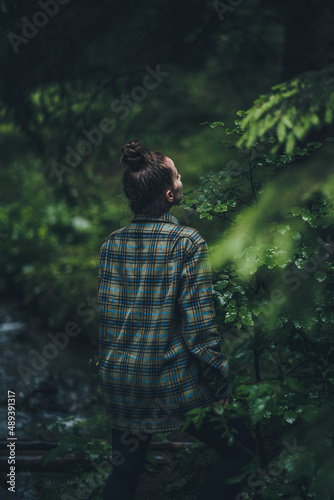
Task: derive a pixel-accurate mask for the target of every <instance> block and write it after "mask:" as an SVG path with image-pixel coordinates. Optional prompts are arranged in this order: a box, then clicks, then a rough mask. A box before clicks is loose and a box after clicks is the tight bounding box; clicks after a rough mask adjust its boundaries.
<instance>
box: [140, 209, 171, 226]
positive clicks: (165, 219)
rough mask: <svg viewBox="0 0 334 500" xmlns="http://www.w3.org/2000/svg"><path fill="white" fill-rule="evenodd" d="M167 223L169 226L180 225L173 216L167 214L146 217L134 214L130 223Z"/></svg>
mask: <svg viewBox="0 0 334 500" xmlns="http://www.w3.org/2000/svg"><path fill="white" fill-rule="evenodd" d="M138 221H142V222H169V223H170V224H180V223H179V221H178V220H177V218H176V217H174V215H170V214H168V213H167V212H166V213H164V214H162V215H159V216H157V215H147V214H136V215H135V216H134V218H133V219H132V221H131V222H138Z"/></svg>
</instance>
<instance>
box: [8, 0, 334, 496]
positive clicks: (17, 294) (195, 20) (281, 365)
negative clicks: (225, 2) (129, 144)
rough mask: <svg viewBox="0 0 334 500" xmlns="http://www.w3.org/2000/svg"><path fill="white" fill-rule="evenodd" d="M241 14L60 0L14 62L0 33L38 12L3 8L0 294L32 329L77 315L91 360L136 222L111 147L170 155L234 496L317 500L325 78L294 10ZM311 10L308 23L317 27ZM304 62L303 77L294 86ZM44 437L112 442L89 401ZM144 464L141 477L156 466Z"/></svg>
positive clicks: (329, 246)
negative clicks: (103, 275)
mask: <svg viewBox="0 0 334 500" xmlns="http://www.w3.org/2000/svg"><path fill="white" fill-rule="evenodd" d="M237 3H238V5H237ZM237 3H236V2H234V4H235V6H234V7H233V8H231V9H227V10H226V11H225V14H224V19H223V20H222V19H220V16H219V15H217V12H216V10H215V8H214V6H213V4H212V2H199V1H197V0H191V1H189V2H183V3H182V2H181V3H180V2H178V1H176V0H173V1H167V0H166V1H163V2H159V4H156V3H155V2H152V1H149V0H145V1H144V2H142V5H141V6H140V7H139V6H138V2H135V1H130V2H128V3H124V2H123V3H122V2H121V1H117V2H112V3H111V2H108V1H107V0H103V1H102V2H100V8H99V9H96V7H95V6H94V5H93V4H92V2H88V0H84V1H83V2H81V3H80V2H74V1H73V2H68V5H65V3H64V5H63V7H60V8H59V11H57V13H56V14H55V15H54V17H52V18H51V17H50V18H49V19H48V23H47V25H45V27H41V28H39V29H38V30H37V32H36V33H35V34H34V35H33V36H31V37H30V39H28V38H27V40H28V41H27V42H26V43H25V42H22V43H20V44H19V45H18V47H17V48H18V49H19V50H18V52H16V51H15V50H13V46H12V45H13V40H15V37H14V38H13V36H12V37H8V34H9V33H14V34H16V35H20V36H22V33H23V31H22V30H23V25H22V23H23V21H22V18H23V17H24V18H25V19H28V20H29V21H30V22H33V19H34V16H35V14H36V11H37V10H38V9H40V5H39V4H38V5H39V6H38V7H37V6H36V3H35V2H32V1H28V2H24V1H21V0H17V1H15V2H14V1H9V0H6V1H3V2H0V19H1V21H2V24H1V35H2V37H1V40H0V53H1V56H2V57H1V62H0V65H1V70H2V80H1V86H0V100H1V103H2V108H1V111H0V131H1V137H0V141H1V152H2V168H1V171H0V193H1V206H0V233H1V234H0V237H1V255H0V262H1V266H2V269H3V272H2V276H1V279H0V290H1V293H2V295H3V296H4V297H6V299H9V300H13V301H14V300H16V301H17V304H18V307H19V308H21V309H22V310H24V311H26V313H27V314H28V315H29V314H37V315H39V316H40V317H41V319H42V321H43V331H45V335H46V332H47V331H54V332H55V331H61V330H62V329H63V327H64V325H65V324H66V322H68V321H76V322H77V323H78V325H79V326H80V328H81V330H82V333H81V334H80V335H81V337H80V338H81V339H82V341H86V342H89V343H90V345H91V352H92V360H93V362H94V361H95V360H96V350H97V328H98V325H97V304H96V286H97V273H98V265H99V260H98V259H99V248H100V246H101V244H102V243H103V241H104V240H105V238H106V237H107V236H108V234H109V233H110V232H112V231H113V230H115V229H118V228H119V227H122V226H124V225H126V224H127V223H129V222H130V220H131V217H132V215H131V213H130V211H129V209H128V206H127V202H126V200H125V198H124V195H123V194H122V189H121V177H122V169H121V167H120V166H119V156H120V146H121V145H122V143H123V142H125V141H127V140H131V139H135V138H137V139H139V140H140V142H142V143H143V144H145V145H147V146H148V147H151V148H152V149H159V150H161V151H163V152H164V153H166V154H168V156H170V157H172V158H173V159H174V160H175V163H176V165H177V167H178V170H179V171H180V173H181V174H182V180H183V184H184V190H185V192H186V193H185V196H184V199H183V201H182V203H181V204H180V206H178V207H175V208H173V211H172V213H173V215H175V216H176V217H177V218H178V219H179V220H180V222H181V223H183V224H185V225H191V226H193V227H196V228H197V229H198V230H199V231H200V232H201V233H202V234H203V236H204V237H205V238H206V240H207V241H208V243H209V248H210V258H211V263H212V266H213V298H214V304H215V309H216V316H217V323H218V327H219V331H220V333H221V338H222V349H223V350H224V351H226V352H227V354H228V355H229V357H230V361H231V384H232V389H233V398H234V401H233V403H232V404H231V405H230V406H229V411H226V412H224V413H222V410H221V408H219V407H217V421H218V422H219V423H220V425H222V426H224V425H225V424H226V423H227V422H228V420H229V418H231V417H232V416H234V415H241V416H243V418H245V420H246V422H247V424H248V426H249V427H250V429H251V431H252V433H253V435H254V437H255V438H256V441H257V445H258V450H259V454H258V456H257V457H255V458H254V460H253V462H252V463H251V464H250V465H249V466H248V468H247V470H245V471H244V473H243V479H244V487H243V493H242V494H241V496H240V497H239V500H240V499H241V498H243V499H246V498H247V499H252V498H256V495H258V496H257V498H258V497H259V496H260V498H262V499H268V500H269V499H272V498H277V496H278V492H279V497H280V498H286V499H289V500H294V499H296V500H297V499H308V498H314V499H316V500H329V499H330V498H331V497H332V496H333V495H334V476H333V473H332V456H333V452H332V440H333V419H332V411H333V382H334V366H333V361H334V350H333V342H332V337H333V324H334V304H333V287H334V273H333V270H334V267H333V265H334V264H333V254H334V232H333V227H334V226H333V222H334V211H333V194H334V177H333V169H332V161H333V160H332V158H333V144H332V142H333V138H332V135H333V132H332V129H331V124H332V122H333V102H334V101H333V95H334V85H333V66H332V63H330V64H327V63H326V64H323V66H322V67H320V68H319V67H316V65H315V63H314V62H313V65H312V66H311V65H310V67H309V68H308V67H307V58H305V57H304V56H303V54H304V53H303V54H302V53H298V50H301V49H300V46H299V45H298V46H296V44H293V43H292V42H291V40H292V38H291V36H292V35H293V33H292V34H291V32H290V31H289V30H293V29H294V27H293V26H292V24H293V23H292V22H291V19H292V20H293V19H294V16H295V15H297V14H298V12H301V11H298V9H296V12H294V11H293V9H292V10H291V2H288V1H287V0H286V1H282V2H279V3H277V2H263V1H260V0H253V1H252V2H237ZM297 3H299V4H300V2H297ZM315 3H316V2H313V1H311V0H308V1H307V2H306V4H307V6H306V7H305V8H304V10H302V12H303V15H304V16H308V15H310V16H311V17H312V16H313V17H314V19H315V20H317V21H318V19H321V20H322V21H321V22H323V23H325V21H324V20H323V19H324V18H326V16H327V18H328V20H329V21H330V19H331V16H330V15H329V14H328V13H327V14H326V12H323V11H322V10H321V9H322V7H321V6H320V5H318V4H317V5H315ZM304 4H305V2H304ZM304 4H303V7H304ZM299 7H300V5H299ZM328 9H330V7H328ZM254 11H256V13H257V14H256V16H254ZM129 13H130V14H129ZM176 13H177V15H176ZM321 16H324V17H321ZM327 18H326V19H327ZM329 21H328V22H329ZM305 22H306V21H305ZM324 33H329V31H328V30H327V31H326V30H324ZM300 36H302V35H301V34H300ZM312 36H313V38H312V39H313V40H315V39H316V40H318V39H317V38H316V34H315V33H312ZM319 37H320V35H319ZM320 39H321V37H320ZM16 40H18V39H16ZM318 42H319V43H320V42H321V40H320V41H319V40H318ZM317 46H319V45H317ZM328 46H329V45H328ZM326 47H327V45H326ZM133 54H136V56H135V57H134V55H133ZM325 56H326V54H325V50H324V51H323V53H322V59H321V60H322V61H327V60H330V56H328V55H327V56H326V57H325ZM303 57H304V58H303ZM298 58H299V59H300V64H301V66H303V71H302V72H301V73H300V74H299V73H298V74H293V69H294V67H295V66H294V62H295V61H296V60H299V59H298ZM159 68H160V69H159ZM283 69H284V74H291V73H292V75H291V78H289V79H287V80H282V77H281V76H282V72H283ZM304 70H305V71H304ZM152 72H153V74H154V75H155V80H154V79H153V78H152ZM159 72H160V73H159ZM157 75H158V76H157ZM159 75H160V76H159ZM162 75H164V76H162ZM159 78H160V81H158V79H159ZM145 82H146V83H145ZM148 82H149V85H148V86H149V87H150V88H148V86H147V83H148ZM155 83H158V85H157V86H155ZM145 85H146V86H145ZM153 87H154V88H153ZM138 88H140V89H141V90H138ZM135 89H137V90H135ZM143 96H144V97H143ZM218 120H222V121H218ZM200 124H201V126H199V125H200ZM108 127H109V129H108ZM111 128H112V132H110V133H109V130H111ZM101 134H102V135H101ZM83 141H86V144H84V143H83ZM80 144H81V145H80ZM85 148H86V149H85ZM87 151H88V152H87ZM79 157H80V158H79ZM55 162H56V163H55ZM202 416H203V412H202V411H194V412H192V413H191V414H190V415H189V417H191V418H192V419H194V420H195V421H200V419H201V418H202ZM52 425H54V426H55V432H56V433H58V434H57V435H58V437H59V439H60V445H59V447H58V449H57V450H56V451H55V452H54V454H53V455H51V457H54V456H56V455H57V454H58V456H61V455H63V454H65V453H66V452H69V451H72V450H73V449H79V450H81V452H83V453H88V454H91V455H92V456H91V458H92V460H96V459H101V457H102V456H103V455H104V454H105V453H106V452H108V450H110V446H109V447H108V445H106V444H105V442H104V439H105V433H106V432H107V431H106V429H107V423H106V417H105V415H104V414H103V410H102V406H101V414H100V415H99V416H98V417H97V418H95V420H94V419H84V420H83V421H82V423H81V424H80V423H79V424H78V425H75V426H74V427H73V428H72V430H69V429H68V428H67V426H66V419H64V421H63V422H61V423H59V422H58V423H57V424H56V423H55V422H54V423H53V424H52ZM57 426H58V427H57ZM87 433H88V434H87ZM88 436H89V437H91V438H93V439H94V446H93V447H90V448H89V447H87V445H86V444H85V442H84V439H85V438H87V437H88ZM230 439H233V436H230ZM187 456H188V455H187V453H185V454H184V455H182V454H181V455H180V457H179V459H180V461H181V462H182V461H183V462H185V461H186V460H187ZM49 459H50V457H49ZM146 466H147V471H149V470H154V467H155V465H154V464H153V462H152V457H151V458H149V459H148V462H147V464H146ZM98 474H99V475H100V476H101V477H104V475H105V470H101V471H99V472H98ZM74 477H75V478H77V477H81V478H82V482H84V481H85V478H86V479H87V478H88V476H87V474H86V475H85V474H84V473H80V472H78V474H77V475H74ZM89 481H90V479H89V480H88V479H87V484H88V483H89ZM51 482H52V481H51ZM102 483H103V481H101V484H100V486H99V487H98V488H96V487H91V496H90V498H96V499H97V498H99V497H100V496H99V495H100V493H101V488H102ZM58 487H59V489H58V491H57V495H58V496H57V498H59V494H63V495H66V492H67V493H68V492H69V491H72V490H71V488H72V489H73V496H74V497H75V495H76V493H75V488H74V479H72V478H70V477H68V478H67V480H66V481H65V482H64V483H63V484H61V485H60V486H59V485H58ZM41 488H45V491H47V492H48V493H47V494H48V495H49V497H50V499H51V498H52V496H50V495H52V493H51V488H48V487H47V486H46V485H44V486H42V485H41ZM88 489H89V488H88ZM172 489H173V485H171V486H170V491H172ZM188 489H189V491H190V493H189V498H192V497H191V495H192V494H193V497H194V495H195V492H194V491H191V487H190V485H189V484H188ZM175 490H176V491H177V487H176V488H175ZM180 491H181V490H180ZM182 491H183V490H182ZM174 493H175V492H173V494H174ZM163 498H166V497H163ZM175 498H176V497H175ZM184 498H185V497H184Z"/></svg>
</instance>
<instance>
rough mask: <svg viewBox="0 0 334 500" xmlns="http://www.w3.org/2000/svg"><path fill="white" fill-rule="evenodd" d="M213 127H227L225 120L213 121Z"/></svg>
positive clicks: (211, 124) (211, 125)
mask: <svg viewBox="0 0 334 500" xmlns="http://www.w3.org/2000/svg"><path fill="white" fill-rule="evenodd" d="M210 127H211V128H216V127H225V124H224V123H223V122H213V123H210Z"/></svg>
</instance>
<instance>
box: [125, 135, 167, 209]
mask: <svg viewBox="0 0 334 500" xmlns="http://www.w3.org/2000/svg"><path fill="white" fill-rule="evenodd" d="M121 150H122V153H123V155H122V157H121V163H124V164H125V165H126V170H125V172H124V175H123V189H124V193H125V196H126V197H127V198H128V200H129V201H130V207H131V210H132V211H133V212H134V213H135V214H139V213H141V214H146V215H161V214H163V213H164V212H165V211H166V201H165V199H164V196H163V195H164V194H165V193H166V191H167V190H168V189H172V188H173V171H172V169H171V168H170V167H169V166H168V165H167V164H166V156H165V155H164V154H162V153H160V152H158V151H157V152H153V151H149V150H148V149H147V148H145V146H142V145H141V144H139V142H138V141H131V142H128V143H126V144H124V146H123V147H122V148H121Z"/></svg>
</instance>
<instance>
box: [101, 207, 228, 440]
mask: <svg viewBox="0 0 334 500" xmlns="http://www.w3.org/2000/svg"><path fill="white" fill-rule="evenodd" d="M98 298H99V306H100V331H99V376H100V384H101V388H102V394H103V399H104V402H105V405H106V408H107V411H108V415H109V418H110V423H111V426H112V427H114V428H115V429H119V430H128V431H129V432H138V431H139V432H140V431H143V432H149V433H153V432H168V431H171V430H175V429H178V428H180V427H182V425H183V424H184V422H185V413H186V412H187V411H189V410H191V409H192V408H197V407H210V406H212V404H213V403H214V402H215V401H217V399H219V398H223V397H225V396H227V395H228V394H229V393H230V388H229V384H228V359H227V357H226V356H225V355H224V354H223V353H221V346H220V337H219V334H218V332H217V326H216V322H215V315H214V308H213V301H212V283H211V268H210V263H209V257H208V249H207V244H206V242H205V241H204V239H203V238H202V236H201V235H200V234H199V232H198V231H197V230H196V229H193V228H190V227H186V226H182V225H181V224H180V223H179V222H178V220H177V219H176V218H175V217H173V216H172V215H170V214H167V213H165V214H163V215H162V216H160V217H151V216H147V215H137V216H135V217H134V219H133V220H132V222H131V223H130V224H129V225H127V226H126V227H124V228H122V229H119V230H117V231H115V232H113V233H112V234H111V235H110V236H109V237H108V238H107V240H106V241H105V242H104V244H103V245H102V247H101V252H100V272H99V288H98Z"/></svg>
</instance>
